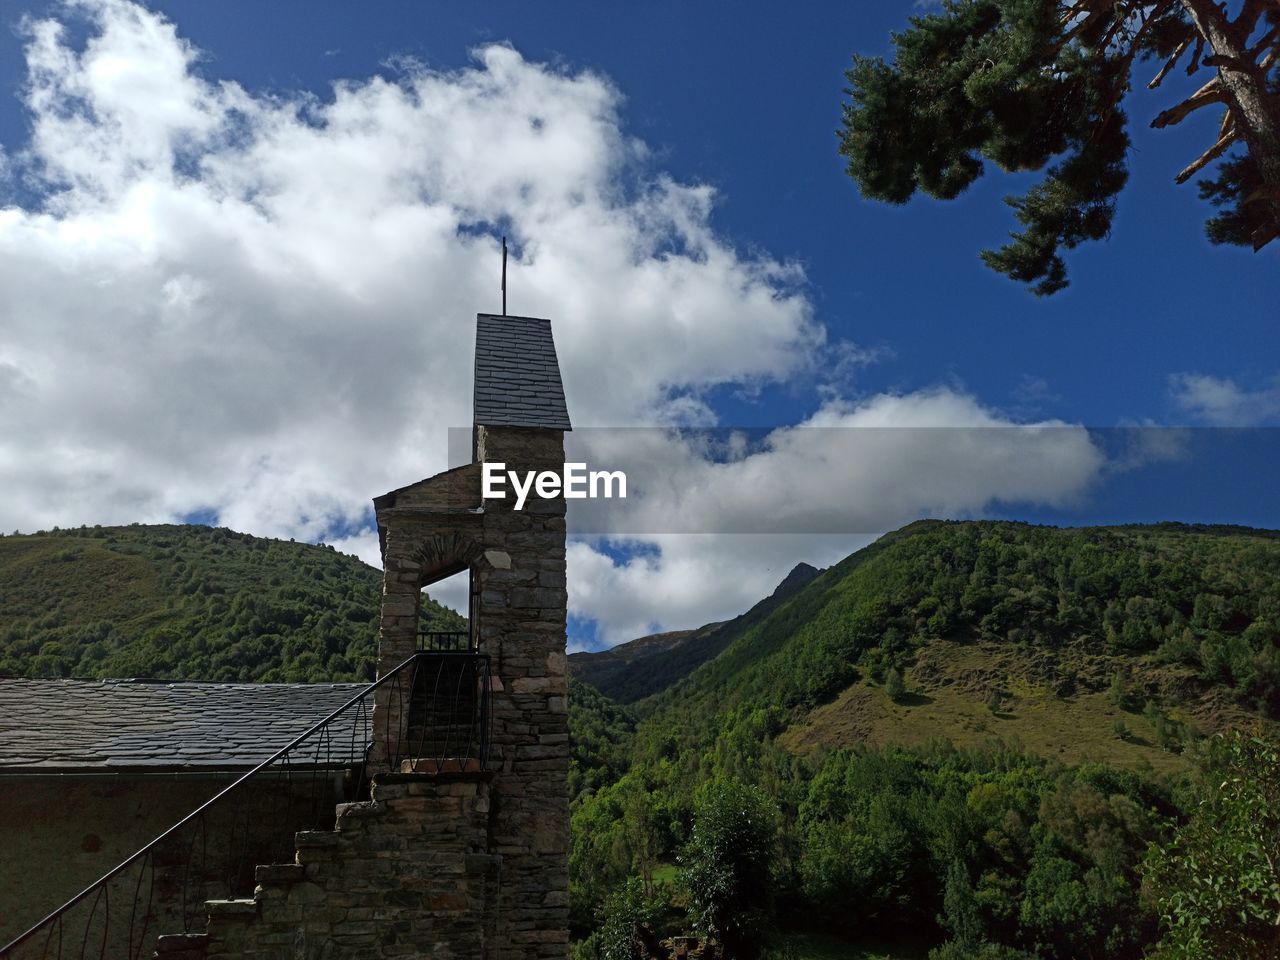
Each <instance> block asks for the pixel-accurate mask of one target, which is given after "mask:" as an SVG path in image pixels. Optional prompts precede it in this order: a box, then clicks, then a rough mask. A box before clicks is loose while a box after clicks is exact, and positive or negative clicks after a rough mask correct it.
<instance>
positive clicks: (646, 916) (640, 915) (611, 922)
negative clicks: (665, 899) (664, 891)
mask: <svg viewBox="0 0 1280 960" xmlns="http://www.w3.org/2000/svg"><path fill="white" fill-rule="evenodd" d="M645 888H646V883H645V882H644V881H642V880H641V879H640V878H639V877H628V878H627V880H626V882H625V883H624V884H623V885H622V886H621V887H620V888H619V889H618V890H617V891H616V892H614V893H612V894H611V895H610V896H609V898H608V899H607V900H606V901H605V905H604V924H603V925H602V926H601V928H600V936H599V946H600V956H601V957H602V958H603V960H640V958H641V957H643V956H645V951H644V949H643V948H644V937H645V931H646V930H650V931H651V930H652V928H653V926H654V924H655V923H656V922H657V920H658V918H659V917H660V916H661V914H662V907H663V903H662V901H661V900H660V899H655V898H654V897H653V896H652V895H650V894H649V893H647V892H646V889H645Z"/></svg>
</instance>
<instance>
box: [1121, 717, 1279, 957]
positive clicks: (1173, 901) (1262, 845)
mask: <svg viewBox="0 0 1280 960" xmlns="http://www.w3.org/2000/svg"><path fill="white" fill-rule="evenodd" d="M1214 747H1215V748H1216V749H1215V753H1216V762H1215V764H1214V765H1213V767H1212V768H1211V770H1210V776H1209V778H1208V788H1207V790H1206V796H1205V797H1204V799H1203V800H1202V801H1201V802H1200V804H1199V806H1198V807H1197V808H1196V809H1195V810H1194V812H1193V813H1192V814H1191V817H1190V819H1189V820H1188V821H1187V822H1186V823H1185V824H1183V825H1182V826H1181V827H1179V828H1178V830H1177V831H1176V832H1175V834H1174V836H1173V838H1172V839H1171V840H1170V841H1169V842H1168V843H1167V844H1163V845H1153V846H1152V848H1151V850H1150V851H1149V853H1148V855H1147V859H1146V862H1145V865H1144V872H1145V875H1146V879H1147V882H1148V883H1149V884H1150V886H1151V888H1152V889H1153V891H1154V893H1155V895H1156V899H1157V903H1158V906H1159V911H1160V920H1161V924H1162V926H1163V927H1164V936H1163V938H1162V939H1161V940H1160V943H1159V945H1158V946H1157V948H1156V950H1155V953H1154V954H1153V956H1155V957H1158V958H1161V960H1184V958H1185V960H1191V958H1200V957H1213V958H1215V960H1262V958H1267V957H1275V956H1277V955H1280V746H1278V745H1277V744H1276V743H1274V742H1272V741H1269V740H1266V739H1264V738H1261V737H1255V736H1249V735H1246V734H1243V733H1240V732H1238V731H1237V732H1233V733H1231V734H1226V735H1222V736H1220V737H1218V738H1215V744H1214Z"/></svg>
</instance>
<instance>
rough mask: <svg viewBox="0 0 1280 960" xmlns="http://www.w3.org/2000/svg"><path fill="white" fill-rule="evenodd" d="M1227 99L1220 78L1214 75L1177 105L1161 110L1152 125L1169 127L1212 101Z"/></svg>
mask: <svg viewBox="0 0 1280 960" xmlns="http://www.w3.org/2000/svg"><path fill="white" fill-rule="evenodd" d="M1226 99H1227V97H1226V93H1225V92H1224V91H1223V89H1222V86H1221V84H1219V83H1218V78H1217V77H1214V78H1213V79H1212V80H1210V81H1209V82H1208V83H1206V84H1205V85H1204V86H1203V87H1201V88H1200V89H1199V90H1197V91H1196V92H1195V93H1193V94H1192V95H1191V96H1189V97H1187V99H1185V100H1183V101H1182V102H1181V103H1180V104H1178V105H1177V106H1176V107H1170V108H1169V109H1168V110H1163V111H1161V112H1160V113H1159V115H1157V116H1156V118H1155V119H1154V120H1152V121H1151V126H1153V127H1168V126H1171V125H1172V124H1175V123H1180V122H1181V121H1183V120H1185V119H1186V118H1187V117H1188V116H1190V115H1191V114H1192V113H1194V112H1195V111H1196V110H1199V109H1200V108H1201V107H1207V106H1208V105H1209V104H1211V103H1222V102H1224V101H1225V100H1226Z"/></svg>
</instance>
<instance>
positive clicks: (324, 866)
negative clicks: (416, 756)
mask: <svg viewBox="0 0 1280 960" xmlns="http://www.w3.org/2000/svg"><path fill="white" fill-rule="evenodd" d="M372 797H373V799H372V800H370V801H365V802H361V803H348V804H342V805H340V806H339V807H338V817H337V829H336V830H334V831H333V832H308V833H300V834H298V835H297V862H296V863H288V864H268V865H263V866H260V867H258V872H257V880H258V887H257V889H256V891H255V893H254V898H253V899H252V900H230V901H210V902H209V903H208V904H206V907H207V909H208V911H209V926H208V931H207V940H206V942H205V943H203V944H201V946H200V952H199V953H198V954H195V955H200V956H208V957H209V958H216V960H337V958H342V960H375V958H376V960H382V958H389V957H402V958H424V960H425V958H428V957H429V958H432V960H475V958H481V957H488V956H491V955H492V947H493V944H492V938H493V925H494V920H495V915H494V912H493V910H492V904H494V903H495V902H496V899H497V897H496V892H497V886H498V883H499V874H498V859H497V858H495V857H493V856H490V855H488V854H487V853H486V852H485V851H486V848H487V846H488V827H489V812H490V784H489V778H488V777H486V776H482V775H476V774H460V775H456V776H449V775H439V776H423V775H417V774H407V775H396V774H390V775H381V776H379V777H377V778H375V780H374V783H373V790H372ZM204 951H207V954H206V953H205V952H204Z"/></svg>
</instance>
